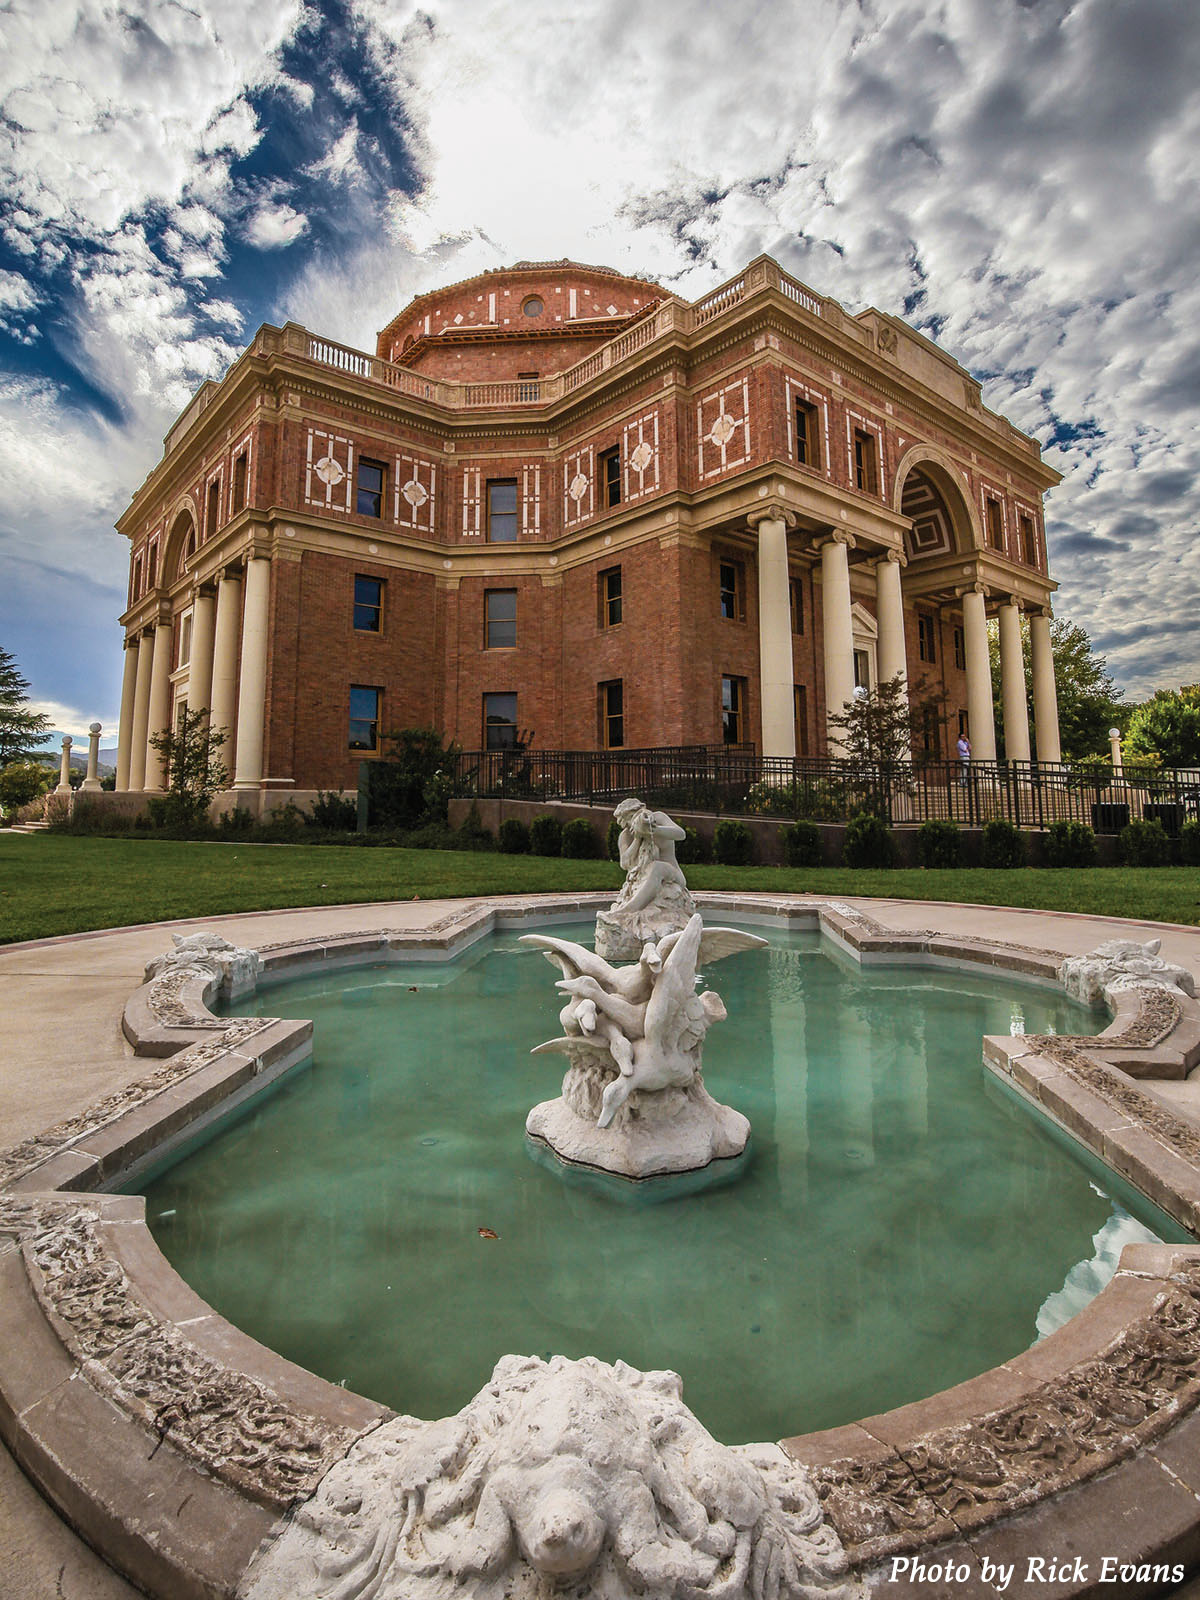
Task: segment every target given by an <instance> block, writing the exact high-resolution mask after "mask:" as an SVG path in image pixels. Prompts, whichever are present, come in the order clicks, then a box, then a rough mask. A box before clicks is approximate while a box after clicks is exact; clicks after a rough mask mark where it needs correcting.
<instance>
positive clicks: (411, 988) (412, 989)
mask: <svg viewBox="0 0 1200 1600" xmlns="http://www.w3.org/2000/svg"><path fill="white" fill-rule="evenodd" d="M408 992H409V994H416V992H417V986H416V984H415V983H410V984H409V986H408Z"/></svg>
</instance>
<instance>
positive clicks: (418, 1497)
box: [241, 1356, 864, 1600]
mask: <svg viewBox="0 0 1200 1600" xmlns="http://www.w3.org/2000/svg"><path fill="white" fill-rule="evenodd" d="M845 1573H846V1559H845V1553H844V1551H843V1549H842V1546H841V1543H840V1541H839V1539H838V1537H837V1534H836V1533H835V1531H834V1530H833V1528H832V1527H831V1526H830V1525H829V1524H828V1523H827V1522H826V1521H825V1520H824V1518H823V1516H822V1512H821V1507H820V1502H819V1500H818V1499H817V1496H816V1493H815V1492H814V1490H813V1488H812V1485H811V1483H810V1482H809V1480H808V1478H807V1476H806V1474H805V1473H804V1472H803V1470H802V1469H801V1468H799V1467H798V1466H796V1465H795V1464H794V1463H792V1462H790V1461H789V1460H788V1458H787V1457H786V1456H785V1455H784V1453H783V1451H782V1450H780V1449H779V1448H778V1446H776V1445H744V1446H740V1447H737V1448H734V1449H730V1448H728V1447H727V1446H725V1445H722V1444H719V1443H718V1442H717V1441H716V1440H715V1439H714V1438H713V1437H712V1435H711V1434H710V1433H708V1432H707V1431H706V1429H705V1428H704V1427H703V1426H702V1425H701V1424H700V1423H699V1422H698V1421H697V1419H696V1418H695V1417H694V1416H693V1415H692V1413H691V1412H690V1411H689V1410H688V1409H687V1407H686V1406H685V1405H684V1403H683V1399H682V1384H681V1382H680V1379H679V1378H678V1377H677V1376H676V1374H675V1373H673V1372H645V1373H644V1372H639V1371H637V1370H636V1369H635V1368H633V1367H629V1366H626V1365H625V1363H624V1362H617V1364H616V1365H615V1366H608V1365H607V1364H606V1363H604V1362H603V1361H598V1360H596V1359H595V1358H594V1357H591V1356H585V1357H584V1358H583V1359H582V1360H580V1361H571V1360H568V1359H567V1358H566V1357H564V1356H553V1357H551V1359H550V1360H549V1361H542V1360H539V1359H538V1358H536V1357H525V1356H504V1357H503V1358H502V1359H501V1360H500V1361H499V1362H498V1363H497V1365H496V1369H495V1371H494V1372H493V1374H492V1378H491V1382H490V1383H489V1384H488V1385H487V1386H486V1388H484V1389H483V1390H481V1391H480V1393H479V1394H478V1395H476V1397H475V1399H474V1400H472V1401H471V1402H470V1403H469V1404H468V1405H466V1406H465V1407H464V1408H463V1409H462V1410H461V1411H460V1412H459V1413H458V1414H457V1415H456V1416H453V1417H448V1418H445V1419H444V1420H442V1421H440V1422H433V1423H419V1422H415V1421H414V1420H413V1419H412V1418H411V1417H400V1418H396V1419H395V1420H393V1421H392V1422H388V1423H385V1424H384V1425H383V1426H382V1427H380V1428H377V1429H375V1430H374V1431H373V1432H372V1433H369V1434H368V1435H366V1437H365V1438H362V1439H360V1440H359V1441H358V1442H357V1443H356V1444H355V1445H354V1447H353V1448H352V1449H351V1451H350V1452H349V1454H348V1455H347V1456H346V1458H345V1459H344V1460H343V1461H341V1462H339V1463H338V1464H337V1465H336V1466H335V1467H333V1468H332V1469H331V1470H330V1472H329V1473H327V1474H326V1476H325V1478H324V1479H323V1480H322V1482H321V1484H320V1485H319V1487H318V1489H317V1491H316V1493H315V1494H314V1495H313V1496H312V1497H311V1498H310V1499H309V1500H308V1501H307V1502H306V1503H305V1504H304V1505H303V1506H302V1507H301V1508H300V1509H299V1510H298V1511H297V1513H296V1514H295V1516H294V1518H293V1520H292V1523H291V1524H290V1526H289V1527H288V1528H287V1530H286V1531H285V1532H284V1533H283V1534H282V1535H281V1536H280V1537H279V1539H278V1540H277V1541H276V1542H275V1543H274V1544H273V1545H271V1546H269V1547H267V1549H266V1550H265V1551H264V1552H263V1554H261V1555H260V1556H259V1558H258V1560H257V1561H256V1563H255V1565H254V1566H253V1567H252V1568H251V1571H250V1573H249V1575H248V1578H247V1579H246V1580H244V1583H243V1588H242V1591H241V1593H242V1597H243V1600H316V1597H318V1596H320V1597H322V1600H334V1597H336V1600H462V1597H463V1596H464V1595H469V1596H470V1597H471V1600H561V1597H563V1596H564V1595H568V1594H569V1595H576V1596H583V1595H587V1596H588V1597H589V1600H633V1597H635V1596H637V1597H641V1600H863V1596H864V1591H863V1589H862V1587H861V1585H860V1584H858V1583H857V1582H855V1581H854V1580H852V1579H847V1578H846V1576H845Z"/></svg>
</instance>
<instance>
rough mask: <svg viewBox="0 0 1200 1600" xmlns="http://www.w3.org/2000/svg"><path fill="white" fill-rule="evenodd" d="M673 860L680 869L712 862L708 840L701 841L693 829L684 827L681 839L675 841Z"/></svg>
mask: <svg viewBox="0 0 1200 1600" xmlns="http://www.w3.org/2000/svg"><path fill="white" fill-rule="evenodd" d="M675 859H676V861H678V863H679V865H680V866H681V867H690V866H694V865H696V864H698V863H699V862H702V861H711V860H712V851H711V850H710V849H709V847H708V840H707V839H702V838H701V837H700V835H699V834H698V833H697V832H696V830H695V828H689V827H686V826H685V827H684V830H683V838H682V839H677V840H676V841H675Z"/></svg>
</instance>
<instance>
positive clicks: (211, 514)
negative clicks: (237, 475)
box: [204, 478, 221, 539]
mask: <svg viewBox="0 0 1200 1600" xmlns="http://www.w3.org/2000/svg"><path fill="white" fill-rule="evenodd" d="M220 521H221V480H220V478H214V479H213V481H212V482H211V483H210V484H209V486H208V508H207V510H206V511H205V514H204V537H205V538H206V539H211V538H212V536H213V534H214V533H216V531H217V527H218V525H219V523H220Z"/></svg>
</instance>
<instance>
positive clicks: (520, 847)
mask: <svg viewBox="0 0 1200 1600" xmlns="http://www.w3.org/2000/svg"><path fill="white" fill-rule="evenodd" d="M496 848H497V850H499V851H501V853H502V854H504V855H506V856H527V855H528V854H529V829H528V828H527V827H526V826H525V824H524V823H523V822H522V821H521V819H520V817H505V819H504V821H503V822H502V823H501V824H500V827H499V829H498V830H497V833H496Z"/></svg>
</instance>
